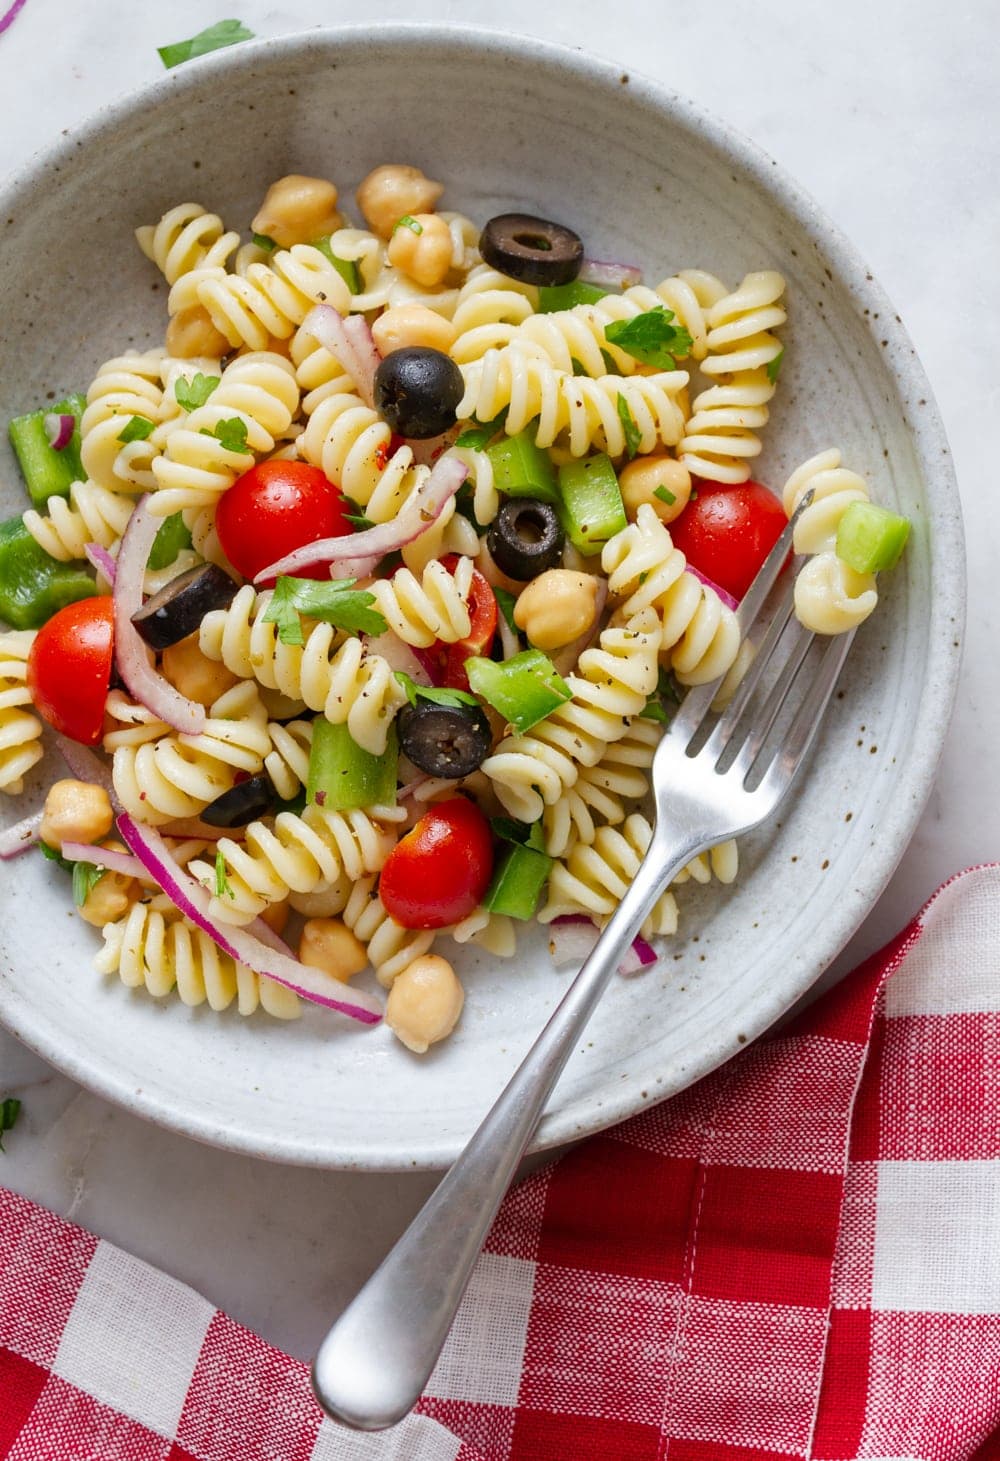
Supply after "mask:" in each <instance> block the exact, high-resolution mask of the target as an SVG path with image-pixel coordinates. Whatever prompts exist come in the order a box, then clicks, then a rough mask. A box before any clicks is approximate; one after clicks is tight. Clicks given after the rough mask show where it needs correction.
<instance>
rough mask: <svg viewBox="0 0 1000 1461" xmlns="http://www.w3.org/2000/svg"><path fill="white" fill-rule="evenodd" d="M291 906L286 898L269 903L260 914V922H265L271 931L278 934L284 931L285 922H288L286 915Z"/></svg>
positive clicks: (289, 911)
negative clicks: (282, 900) (282, 901)
mask: <svg viewBox="0 0 1000 1461" xmlns="http://www.w3.org/2000/svg"><path fill="white" fill-rule="evenodd" d="M291 911H292V910H291V908H290V907H289V904H288V899H287V898H286V899H285V901H284V903H269V904H268V905H267V907H266V908H265V909H264V911H263V913H261V915H260V921H261V923H266V924H267V926H268V928H269V929H270V930H271V932H272V933H276V934H278V935H279V937H280V935H281V934H283V933H284V931H285V924H286V923H287V922H288V915H289V914H290V913H291Z"/></svg>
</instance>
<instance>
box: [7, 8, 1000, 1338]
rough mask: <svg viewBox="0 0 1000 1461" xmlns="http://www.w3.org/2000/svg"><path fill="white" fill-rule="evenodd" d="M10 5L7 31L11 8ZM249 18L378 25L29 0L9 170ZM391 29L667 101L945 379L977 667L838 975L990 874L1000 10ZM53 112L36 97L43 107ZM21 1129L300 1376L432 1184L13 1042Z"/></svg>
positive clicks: (29, 1143) (578, 13)
mask: <svg viewBox="0 0 1000 1461" xmlns="http://www.w3.org/2000/svg"><path fill="white" fill-rule="evenodd" d="M6 8H7V5H6V0H3V3H0V11H3V10H6ZM233 14H238V15H239V16H240V18H241V19H243V20H244V21H245V22H246V23H247V24H248V25H249V26H250V27H251V29H253V30H254V31H255V32H256V33H257V34H258V35H264V36H266V35H277V34H280V33H282V32H287V31H291V30H297V29H303V28H306V27H310V26H315V25H319V24H337V23H347V22H356V21H358V20H359V19H362V18H363V16H364V12H363V11H359V9H358V8H357V7H355V6H349V5H347V4H345V3H343V0H327V3H323V4H320V3H319V0H285V3H279V4H271V3H267V0H172V3H171V4H169V5H164V4H160V5H156V4H153V3H151V0H91V3H88V4H87V5H83V6H81V5H70V4H69V3H68V0H26V3H25V4H24V8H23V9H22V10H21V11H20V13H19V14H18V16H17V18H16V19H15V20H14V22H13V24H12V26H11V28H10V29H9V30H8V31H7V32H6V33H5V34H4V35H0V84H2V93H0V94H2V97H3V102H2V108H3V119H4V125H3V127H2V128H0V172H6V171H7V170H8V169H10V168H12V167H15V166H17V165H19V164H20V163H21V162H23V161H24V160H25V159H26V158H27V157H28V156H29V155H30V154H31V152H32V151H33V150H35V149H36V148H38V147H40V146H43V145H44V144H46V143H48V142H49V141H50V140H52V139H53V138H55V137H56V136H57V135H58V133H59V132H60V130H61V129H63V128H72V127H73V125H74V124H76V123H78V122H79V121H81V120H82V119H83V118H84V117H86V116H87V115H88V114H89V113H90V112H91V111H93V110H94V109H95V108H96V107H98V106H99V105H100V104H101V103H102V102H103V101H105V100H106V99H107V98H108V97H110V96H115V95H118V94H120V93H121V92H122V91H124V90H126V89H130V88H132V87H135V86H138V85H140V84H142V83H144V82H145V81H147V80H151V79H152V78H154V77H155V76H157V75H158V74H160V61H159V58H158V57H157V55H156V46H157V45H163V44H165V43H167V42H170V41H174V40H177V39H180V38H182V37H185V36H190V35H193V34H195V33H196V32H197V31H199V30H201V29H203V28H204V27H205V26H207V25H209V24H211V23H213V22H214V21H215V20H218V19H221V18H223V17H229V16H232V15H233ZM377 14H378V18H379V19H383V20H408V21H413V20H425V21H437V22H446V23H451V24H460V23H467V24H480V25H484V26H490V27H493V28H499V27H501V26H502V27H504V28H506V29H509V30H512V31H518V32H521V33H522V34H530V35H536V36H538V37H540V38H542V39H546V40H550V41H557V42H562V43H565V44H569V45H583V46H585V47H586V48H587V49H589V50H591V51H594V52H597V53H598V54H601V55H603V56H606V57H607V58H609V59H612V60H614V61H615V62H618V63H620V64H621V65H622V67H623V68H625V69H629V70H634V71H637V72H645V73H646V74H647V75H650V76H653V77H656V78H659V79H661V80H663V81H666V82H669V83H670V84H671V85H672V86H675V87H676V88H677V89H679V90H681V91H685V92H687V93H689V94H690V95H691V96H693V97H694V98H695V99H697V100H698V101H699V102H701V103H702V104H703V105H705V106H706V107H709V108H711V109H712V110H713V111H715V112H716V113H717V114H718V115H719V116H721V117H723V118H724V119H725V120H727V121H728V122H730V123H732V124H733V125H735V126H736V127H738V128H740V129H741V130H742V131H744V132H746V133H748V134H750V135H751V136H752V137H754V138H755V140H756V141H757V142H758V143H759V144H760V145H761V146H763V147H764V148H765V149H766V150H767V151H768V152H770V153H771V154H772V155H773V156H774V157H775V158H777V160H778V161H779V162H780V163H781V164H782V165H783V166H785V167H786V168H787V169H788V170H789V171H790V172H791V173H792V174H793V176H795V177H796V178H797V179H798V180H799V181H800V182H801V183H802V184H803V185H804V186H805V187H806V188H807V189H808V190H809V191H810V192H811V193H812V194H813V195H814V197H815V198H816V199H817V200H818V202H819V203H820V205H821V206H822V207H823V208H825V209H826V211H827V212H828V213H829V214H830V216H831V217H832V218H833V219H835V220H836V222H837V223H838V224H839V225H840V227H841V228H842V229H843V230H844V231H845V232H846V233H847V234H848V235H849V237H850V238H851V239H852V240H853V241H854V242H855V243H856V245H857V246H858V248H859V249H860V251H861V253H862V255H863V256H864V257H866V258H867V260H868V262H869V264H870V265H871V267H872V269H873V271H874V273H875V274H876V276H877V277H878V278H879V279H880V281H881V282H882V284H883V285H884V286H885V288H886V289H887V290H888V293H889V295H890V297H891V298H892V299H893V301H894V303H895V305H896V307H897V309H898V311H899V313H900V314H901V316H902V318H903V320H904V322H905V323H906V325H907V326H908V328H909V330H910V332H911V334H912V336H913V338H914V341H915V343H916V347H917V350H918V352H919V354H920V355H921V357H922V359H923V362H924V365H925V366H926V368H927V371H928V374H929V376H930V378H931V382H932V385H933V387H934V390H935V393H936V395H937V399H938V402H939V405H940V407H941V410H942V413H943V415H944V420H945V425H946V427H947V429H948V432H949V435H950V438H951V444H952V448H953V451H954V457H955V463H956V467H957V471H958V477H959V481H960V483H961V493H962V503H963V508H964V512H965V519H966V528H967V536H968V546H969V586H970V587H969V621H968V630H967V649H966V656H965V669H964V673H963V678H962V682H961V686H960V689H959V695H958V704H957V708H956V713H955V718H954V722H953V725H952V729H951V732H950V735H949V738H948V741H947V744H946V747H945V752H944V758H943V761H942V765H941V771H940V775H939V777H938V781H937V785H936V788H935V790H934V792H933V794H932V796H931V799H930V803H929V805H928V807H927V810H926V812H925V814H924V816H923V819H922V821H921V823H920V825H919V827H918V830H917V833H916V836H915V837H914V839H913V842H912V844H911V846H910V848H909V849H908V851H907V852H906V854H905V856H904V857H903V860H902V862H901V864H900V866H899V869H898V871H897V873H896V875H895V877H894V878H893V880H892V882H891V883H890V885H889V888H888V889H887V891H886V892H885V894H884V896H883V897H882V898H881V900H880V901H879V903H878V905H877V906H876V908H875V909H874V911H873V912H872V914H871V915H870V917H869V918H868V919H867V921H866V922H865V924H864V926H863V927H862V929H861V930H860V931H859V933H858V934H857V936H856V937H855V939H854V940H853V941H852V943H851V944H850V946H849V947H848V949H847V950H845V953H844V955H843V956H842V957H841V959H840V960H838V962H837V965H836V966H835V969H837V970H844V969H847V968H849V967H850V966H851V965H852V964H854V963H856V962H857V961H858V960H859V959H860V958H861V957H863V956H864V955H866V954H868V953H870V952H871V951H872V950H874V949H876V948H878V947H879V946H880V945H881V944H882V943H884V942H885V941H886V940H887V939H888V938H889V937H890V936H891V935H892V934H894V933H895V932H896V931H897V929H898V928H899V927H900V926H901V925H902V924H903V923H904V922H905V921H906V920H907V919H908V918H909V917H910V916H911V915H912V914H913V912H915V911H916V909H917V908H918V907H919V906H920V904H921V903H922V902H923V900H924V899H925V898H926V897H927V895H928V894H929V893H930V892H931V891H932V890H933V889H934V888H935V887H936V886H937V884H938V883H939V882H941V881H942V880H943V879H944V878H945V877H947V876H948V875H949V874H951V873H953V872H955V871H957V870H958V869H959V868H961V867H964V866H967V865H968V864H970V863H975V862H982V861H988V860H990V859H992V858H995V857H997V856H998V854H1000V758H994V757H993V756H992V754H991V752H992V749H993V747H992V740H991V733H990V730H989V727H990V725H991V724H996V723H997V712H998V711H1000V682H998V679H997V675H996V673H995V663H996V661H995V660H994V655H995V653H996V650H995V646H994V643H993V635H994V633H995V632H996V630H997V627H998V624H1000V617H998V614H997V609H996V606H995V605H994V604H993V600H992V590H991V589H990V588H989V584H990V583H991V582H994V583H995V581H996V576H997V570H996V564H997V561H998V559H1000V512H998V511H997V510H996V508H995V505H994V499H993V493H994V492H995V491H996V487H995V485H994V484H993V483H992V481H991V480H990V479H989V477H988V471H989V468H988V463H987V441H988V430H989V428H990V427H992V424H993V422H992V419H990V413H989V408H990V406H991V405H992V407H993V410H994V412H995V410H996V407H997V388H996V384H995V382H996V375H995V371H996V360H997V358H998V357H1000V308H998V307H997V305H996V303H995V301H994V292H993V288H992V280H993V278H994V276H995V274H996V268H997V252H996V248H997V239H998V238H1000V194H998V191H997V188H996V180H997V179H998V178H1000V99H998V94H997V89H996V76H995V64H994V58H995V49H996V40H997V33H998V25H997V19H996V13H995V5H994V0H968V3H967V4H966V5H964V6H963V7H962V18H961V22H960V23H958V22H957V21H956V16H955V12H954V9H953V7H948V6H941V5H940V4H938V3H937V0H882V3H881V4H872V3H871V0H839V3H838V4H836V5H833V4H827V3H821V0H794V3H793V0H756V3H755V4H754V5H752V6H751V5H750V4H749V3H748V0H714V3H713V4H710V5H693V6H688V7H680V6H662V7H660V9H659V12H658V14H659V19H658V20H657V21H655V22H654V23H652V24H651V23H650V21H649V19H648V17H649V16H650V15H651V14H652V10H651V7H650V6H649V4H648V0H618V3H617V4H615V5H613V6H600V5H597V4H590V5H583V6H581V5H580V4H579V3H577V0H551V3H550V4H549V5H548V6H539V5H538V4H537V0H507V3H506V4H505V5H504V7H503V9H502V12H501V11H499V10H498V8H497V7H496V5H495V4H488V3H486V0H405V3H404V0H382V3H381V4H380V6H379V7H378V12H377ZM39 98H44V101H43V104H42V105H41V106H39V104H38V102H39ZM4 1095H17V1096H20V1097H21V1098H22V1100H23V1102H24V1111H23V1114H22V1118H21V1121H20V1123H19V1125H18V1127H17V1129H16V1131H14V1132H13V1133H12V1134H11V1135H10V1136H9V1137H8V1138H7V1143H6V1145H7V1155H6V1156H2V1157H0V1183H3V1184H4V1185H7V1186H10V1187H13V1188H14V1189H16V1190H17V1191H20V1192H23V1193H25V1194H27V1195H28V1196H30V1197H32V1198H34V1199H36V1200H37V1201H39V1202H42V1203H44V1204H46V1205H47V1206H49V1207H52V1208H54V1209H55V1210H56V1211H57V1212H59V1213H62V1214H64V1215H66V1216H70V1217H72V1218H74V1219H75V1220H76V1221H78V1222H80V1223H82V1224H84V1225H85V1226H87V1227H89V1228H91V1229H92V1230H94V1231H95V1232H97V1233H99V1234H101V1235H102V1236H104V1237H107V1238H110V1239H111V1240H112V1241H114V1242H116V1243H119V1244H121V1245H122V1246H123V1247H126V1248H128V1249H130V1250H131V1251H132V1252H134V1253H136V1254H138V1255H139V1256H140V1257H142V1258H145V1259H147V1260H149V1261H150V1262H152V1263H155V1264H158V1265H160V1266H161V1267H163V1268H165V1269H167V1270H168V1271H169V1272H171V1273H172V1274H174V1275H176V1276H177V1277H179V1278H182V1279H184V1280H186V1281H187V1282H189V1283H191V1284H193V1285H194V1286H195V1287H197V1288H198V1289H200V1290H201V1291H202V1292H203V1293H204V1294H206V1295H207V1296H208V1297H209V1298H210V1299H212V1300H213V1301H214V1302H215V1303H217V1304H219V1305H221V1306H222V1307H224V1308H226V1309H227V1310H228V1311H229V1312H230V1313H232V1314H233V1315H234V1316H235V1317H236V1318H238V1319H240V1320H242V1321H243V1322H244V1323H246V1324H249V1325H250V1326H251V1327H253V1328H254V1329H256V1330H258V1331H259V1332H260V1333H261V1334H263V1335H264V1336H265V1337H266V1338H267V1339H269V1340H270V1341H272V1342H273V1343H276V1344H279V1345H282V1346H284V1347H285V1348H287V1349H289V1350H291V1351H292V1352H293V1353H296V1354H299V1355H302V1356H308V1355H310V1354H311V1352H312V1350H313V1349H314V1347H315V1344H316V1342H317V1340H318V1339H319V1337H320V1335H321V1334H322V1333H323V1331H324V1330H325V1328H326V1326H327V1324H328V1323H329V1321H330V1319H331V1318H332V1317H333V1315H334V1314H335V1313H336V1312H337V1311H338V1310H339V1309H340V1308H341V1307H342V1305H343V1304H344V1303H345V1302H346V1300H347V1299H348V1297H349V1296H350V1295H351V1293H353V1291H354V1290H355V1289H356V1288H357V1287H358V1286H359V1284H360V1283H361V1281H362V1280H363V1278H364V1277H365V1276H366V1275H367V1273H369V1272H370V1271H371V1270H372V1268H374V1266H375V1265H376V1263H377V1261H378V1260H379V1258H380V1257H381V1255H382V1254H383V1253H384V1251H385V1250H386V1249H387V1247H388V1246H389V1245H390V1243H391V1242H392V1241H393V1239H394V1238H395V1236H396V1235H397V1234H398V1233H399V1232H400V1231H401V1230H402V1228H403V1226H404V1225H405V1223H406V1221H407V1220H408V1218H409V1217H410V1216H411V1215H412V1213H413V1212H414V1211H415V1210H416V1208H417V1207H418V1206H419V1205H420V1203H421V1202H422V1201H423V1199H424V1197H425V1196H426V1195H427V1193H428V1192H429V1191H430V1190H431V1188H432V1186H433V1185H434V1181H435V1178H434V1177H433V1176H426V1175H419V1176H418V1175H402V1176H385V1175H376V1176H363V1175H343V1174H338V1173H321V1172H315V1171H303V1170H296V1169H290V1168H283V1167H274V1166H268V1165H266V1164H264V1163H261V1162H255V1161H252V1160H250V1159H247V1158H243V1157H236V1156H230V1155H228V1154H226V1153H221V1152H216V1151H213V1150H209V1149H208V1148H205V1147H201V1146H198V1145H196V1144H194V1143H192V1142H190V1141H187V1140H185V1139H184V1138H182V1137H179V1136H174V1135H171V1134H170V1133H168V1132H165V1131H161V1130H159V1129H158V1128H155V1127H152V1126H149V1125H147V1124H146V1123H144V1122H142V1121H140V1120H138V1119H137V1118H135V1117H133V1116H130V1115H128V1114H126V1113H125V1112H123V1111H120V1110H118V1109H117V1108H115V1107H113V1106H110V1105H108V1104H107V1103H106V1102H105V1101H103V1100H99V1099H97V1098H96V1097H93V1096H91V1095H89V1094H88V1093H86V1092H84V1091H81V1090H80V1089H79V1088H78V1087H76V1086H75V1085H73V1083H72V1082H70V1081H68V1080H66V1079H65V1078H64V1077H62V1076H61V1075H58V1074H57V1073H55V1072H54V1071H53V1070H51V1069H50V1068H49V1067H48V1066H47V1065H45V1063H44V1062H43V1061H41V1060H39V1059H38V1058H37V1057H35V1056H34V1055H32V1054H30V1053H29V1052H28V1051H27V1050H25V1049H24V1048H23V1047H21V1046H20V1045H18V1044H17V1042H15V1041H14V1040H13V1039H12V1038H11V1037H10V1036H8V1035H7V1034H5V1033H4V1032H3V1031H0V1097H2V1096H4Z"/></svg>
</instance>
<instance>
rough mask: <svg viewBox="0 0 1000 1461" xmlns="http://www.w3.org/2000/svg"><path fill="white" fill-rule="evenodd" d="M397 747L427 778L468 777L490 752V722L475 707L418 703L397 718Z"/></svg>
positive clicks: (408, 707)
mask: <svg viewBox="0 0 1000 1461" xmlns="http://www.w3.org/2000/svg"><path fill="white" fill-rule="evenodd" d="M396 725H397V728H398V730H399V748H400V750H401V751H402V752H403V754H404V756H409V758H410V760H411V761H412V762H413V764H414V766H419V767H420V770H421V771H426V772H427V775H428V776H448V777H452V778H454V777H458V776H468V775H469V773H470V772H472V771H475V770H476V768H477V767H479V766H481V765H482V764H483V762H484V761H485V760H486V757H487V756H488V755H489V753H490V747H491V746H492V744H493V735H492V732H491V731H490V723H489V721H488V720H487V719H486V716H485V715H484V714H483V712H482V711H481V710H480V708H479V706H478V705H435V704H434V703H433V702H432V701H430V700H418V701H417V703H416V705H404V706H403V708H402V710H401V711H400V712H399V715H398V716H397V717H396Z"/></svg>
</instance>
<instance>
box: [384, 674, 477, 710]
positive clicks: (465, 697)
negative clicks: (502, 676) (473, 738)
mask: <svg viewBox="0 0 1000 1461" xmlns="http://www.w3.org/2000/svg"><path fill="white" fill-rule="evenodd" d="M393 673H394V674H395V676H396V679H397V680H398V681H399V683H400V684H401V685H402V687H403V689H404V690H405V691H406V698H407V700H409V702H410V704H411V705H416V703H417V701H418V700H429V701H430V702H431V704H432V705H448V706H451V707H452V708H453V709H454V708H455V707H456V706H458V705H478V704H479V701H478V700H477V699H476V697H475V695H470V694H469V692H468V691H467V690H448V689H438V688H437V687H436V686H434V685H418V684H417V682H416V680H414V679H411V677H410V676H409V675H408V674H407V673H406V671H405V670H394V671H393Z"/></svg>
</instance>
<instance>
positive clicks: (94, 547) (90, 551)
mask: <svg viewBox="0 0 1000 1461" xmlns="http://www.w3.org/2000/svg"><path fill="white" fill-rule="evenodd" d="M83 551H84V553H85V554H86V555H87V562H88V563H89V564H90V565H91V566H92V567H93V568H96V569H97V571H98V573H103V574H104V577H105V578H106V579H107V580H108V583H110V584H111V586H112V588H113V587H114V582H115V574H116V573H117V572H118V565H117V563H116V562H115V560H114V559H113V558H112V556H111V554H110V553H109V552H108V550H107V548H102V547H101V545H100V543H85V544H84V545H83Z"/></svg>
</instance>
